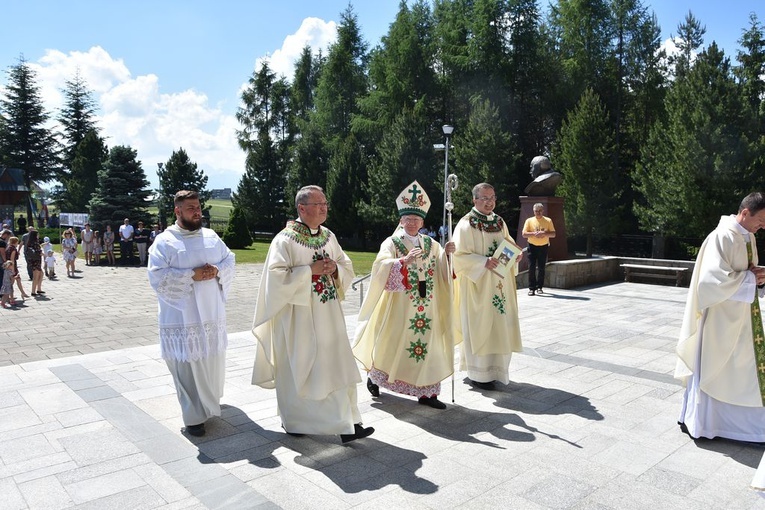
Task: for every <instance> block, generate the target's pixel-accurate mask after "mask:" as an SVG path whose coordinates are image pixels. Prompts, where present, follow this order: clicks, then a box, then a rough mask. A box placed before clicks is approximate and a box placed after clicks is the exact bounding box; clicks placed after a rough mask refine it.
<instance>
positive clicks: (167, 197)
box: [157, 147, 212, 225]
mask: <svg viewBox="0 0 765 510" xmlns="http://www.w3.org/2000/svg"><path fill="white" fill-rule="evenodd" d="M157 176H158V177H159V189H160V190H163V191H162V193H159V192H158V196H159V198H160V201H161V203H160V204H158V206H159V210H160V211H168V212H169V211H172V210H173V209H174V208H175V206H174V195H175V193H177V192H179V191H182V190H192V191H196V192H198V193H199V203H200V205H201V206H202V211H203V213H207V214H208V215H209V210H210V208H209V207H205V203H206V202H207V201H208V200H210V198H211V197H212V192H210V190H208V189H207V176H206V175H205V173H204V170H201V169H199V168H198V166H197V164H196V163H195V162H194V161H191V159H190V158H189V155H188V154H187V153H186V151H185V150H184V149H183V147H181V148H179V149H178V150H177V151H173V153H172V154H171V155H170V159H168V160H167V162H166V163H165V164H164V165H163V166H162V168H161V169H160V170H159V171H158V172H157ZM165 220H166V218H159V221H160V223H162V224H163V225H166V223H165Z"/></svg>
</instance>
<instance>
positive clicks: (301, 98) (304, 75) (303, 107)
mask: <svg viewBox="0 0 765 510" xmlns="http://www.w3.org/2000/svg"><path fill="white" fill-rule="evenodd" d="M320 64H321V57H316V58H314V56H313V53H311V47H310V46H308V45H306V46H305V47H303V51H302V52H301V53H300V58H298V60H297V61H296V62H295V72H294V74H293V79H292V85H291V86H290V98H289V101H290V110H292V113H293V116H294V117H295V119H297V121H298V122H299V121H303V122H307V121H308V115H309V114H310V113H311V112H312V111H313V109H314V95H315V94H316V86H317V84H318V78H319V73H318V71H319V66H320Z"/></svg>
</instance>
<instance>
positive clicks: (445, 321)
mask: <svg viewBox="0 0 765 510" xmlns="http://www.w3.org/2000/svg"><path fill="white" fill-rule="evenodd" d="M396 205H397V207H398V213H399V216H400V222H399V226H400V227H401V228H398V229H397V230H396V231H395V232H394V234H393V235H392V236H391V237H389V238H387V239H386V240H385V241H383V243H382V245H381V246H380V251H379V253H378V254H377V258H376V259H375V261H374V264H373V265H372V280H371V283H370V286H369V292H367V296H366V298H365V300H364V304H363V305H362V307H361V310H360V311H359V322H358V325H357V327H356V339H355V341H354V347H353V352H354V354H355V355H356V358H358V360H359V361H361V363H362V364H363V365H364V367H365V368H366V369H367V370H368V372H369V376H368V379H367V388H368V389H369V391H370V393H372V395H373V396H379V394H380V387H383V388H386V389H388V390H391V391H394V392H396V393H401V394H404V395H411V396H413V397H417V398H418V402H419V403H420V404H423V405H427V406H430V407H433V408H435V409H445V408H446V404H444V403H443V402H441V401H440V400H438V395H439V394H440V393H441V381H442V380H443V379H445V378H447V377H448V376H449V375H451V374H452V372H453V371H454V339H453V329H454V328H453V322H452V320H453V315H452V311H451V306H452V289H451V284H450V280H451V279H452V275H451V274H450V271H449V264H448V261H447V256H448V254H450V253H453V252H454V243H453V242H451V241H450V242H448V243H446V245H445V246H444V248H443V249H442V248H441V245H440V244H438V243H437V242H434V241H433V239H432V238H431V237H430V236H428V235H423V234H420V233H419V230H420V228H421V227H422V226H423V224H424V221H425V220H424V218H425V215H426V214H427V212H428V209H429V208H430V199H429V198H428V195H427V194H426V193H425V191H424V190H423V189H422V186H420V184H419V183H418V182H417V181H414V182H413V183H411V184H410V185H409V186H407V187H406V188H405V189H404V191H402V192H401V194H400V195H399V197H398V199H397V200H396Z"/></svg>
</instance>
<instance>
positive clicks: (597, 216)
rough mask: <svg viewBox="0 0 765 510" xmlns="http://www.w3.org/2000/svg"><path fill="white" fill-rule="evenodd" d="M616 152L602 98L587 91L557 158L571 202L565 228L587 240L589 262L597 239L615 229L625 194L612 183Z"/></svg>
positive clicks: (572, 115) (561, 188)
mask: <svg viewBox="0 0 765 510" xmlns="http://www.w3.org/2000/svg"><path fill="white" fill-rule="evenodd" d="M614 150H615V147H614V134H613V130H612V129H611V126H610V122H609V116H608V112H607V111H606V109H605V107H604V106H603V103H601V101H600V99H599V98H598V96H597V94H595V92H594V91H593V90H592V89H590V88H588V89H585V91H584V94H582V97H581V99H580V100H579V104H578V105H577V106H576V108H575V109H574V110H573V111H571V112H570V113H569V114H568V116H567V117H566V120H565V121H564V122H563V126H562V127H561V130H560V133H559V135H558V141H557V143H556V147H555V152H554V154H553V158H552V159H553V161H554V162H555V164H556V166H557V168H558V170H560V171H561V173H562V174H563V176H564V179H563V182H562V184H561V185H560V186H559V187H558V191H559V193H560V194H561V196H563V197H564V198H565V199H566V201H565V205H564V209H565V212H566V229H567V230H568V232H570V233H573V234H584V235H585V236H586V238H587V256H588V257H592V252H593V235H594V234H595V233H597V234H598V235H601V236H603V235H609V234H612V233H613V230H615V225H613V223H612V222H611V221H610V219H611V218H612V215H613V214H614V211H616V210H618V207H619V206H618V200H619V195H620V191H619V190H618V189H617V188H616V186H615V183H614V180H613V179H612V178H611V175H612V170H613V162H614Z"/></svg>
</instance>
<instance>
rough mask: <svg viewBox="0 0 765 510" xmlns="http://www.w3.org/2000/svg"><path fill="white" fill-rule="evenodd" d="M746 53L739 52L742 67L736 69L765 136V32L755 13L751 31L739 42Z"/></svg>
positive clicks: (752, 14)
mask: <svg viewBox="0 0 765 510" xmlns="http://www.w3.org/2000/svg"><path fill="white" fill-rule="evenodd" d="M739 44H740V45H741V47H742V48H743V49H744V50H746V51H741V50H739V52H738V55H737V59H738V61H739V62H740V64H741V65H740V66H739V67H737V68H736V69H735V73H736V76H738V79H739V80H740V83H741V86H742V87H743V89H744V97H745V98H746V102H747V104H748V105H749V108H750V109H751V110H752V112H753V114H754V115H755V117H756V118H757V124H758V132H759V133H760V134H761V135H765V126H763V125H762V121H761V118H762V117H763V112H761V109H762V104H763V99H765V32H764V31H763V27H762V24H760V22H759V20H758V19H757V15H756V14H755V13H750V14H749V29H748V30H746V31H744V34H743V35H742V36H741V39H740V40H739Z"/></svg>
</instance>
